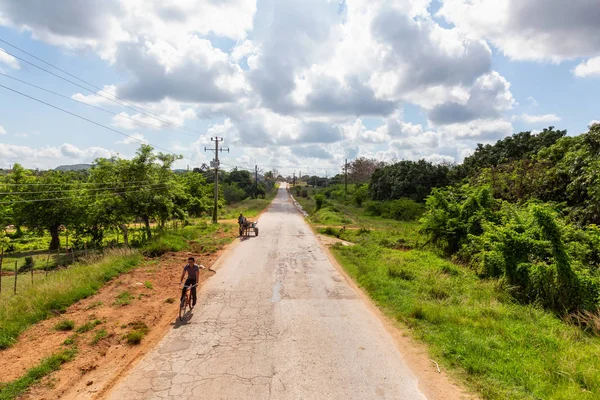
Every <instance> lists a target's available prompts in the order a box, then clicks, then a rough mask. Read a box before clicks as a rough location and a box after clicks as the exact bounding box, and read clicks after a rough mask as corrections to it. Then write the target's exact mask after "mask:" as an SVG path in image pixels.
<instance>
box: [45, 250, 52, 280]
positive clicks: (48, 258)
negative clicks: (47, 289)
mask: <svg viewBox="0 0 600 400" xmlns="http://www.w3.org/2000/svg"><path fill="white" fill-rule="evenodd" d="M50 253H52V250H48V257H46V278H47V277H48V263H49V262H50Z"/></svg>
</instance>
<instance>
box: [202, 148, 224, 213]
mask: <svg viewBox="0 0 600 400" xmlns="http://www.w3.org/2000/svg"><path fill="white" fill-rule="evenodd" d="M210 140H211V141H212V142H215V148H214V149H207V148H206V147H205V148H204V151H214V152H215V159H214V160H213V161H211V162H210V164H211V167H214V168H215V204H214V208H213V217H212V222H213V224H216V223H217V221H218V219H217V205H218V203H219V151H220V152H224V151H226V152H228V153H229V148H226V149H223V148H219V143H220V142H223V138H220V137H214V138H210Z"/></svg>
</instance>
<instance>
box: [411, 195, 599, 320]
mask: <svg viewBox="0 0 600 400" xmlns="http://www.w3.org/2000/svg"><path fill="white" fill-rule="evenodd" d="M538 203H539V202H538ZM538 203H530V204H528V205H524V206H515V205H511V204H509V203H506V202H504V203H501V202H499V201H497V200H495V199H494V198H493V197H492V196H491V192H490V190H489V188H487V187H479V188H477V187H476V188H471V187H468V186H465V187H463V188H460V189H451V188H448V189H441V190H440V189H438V190H434V192H433V194H432V195H431V196H430V198H429V199H428V200H427V207H428V211H427V213H426V214H425V216H424V218H423V219H422V232H423V233H424V234H425V235H426V236H427V237H428V238H429V241H430V242H431V243H433V244H435V245H437V246H438V247H440V248H441V249H442V250H443V251H444V252H445V253H446V254H447V255H452V256H454V257H456V258H457V259H458V260H460V261H462V262H466V263H468V264H469V265H470V266H471V267H473V268H475V270H476V271H477V272H478V273H479V274H480V275H481V276H483V277H501V278H502V279H504V280H505V281H506V283H507V287H508V288H509V290H510V292H511V294H512V295H513V296H515V297H516V298H517V299H519V300H520V301H523V302H527V303H535V304H539V305H541V306H542V307H544V308H547V309H551V310H554V311H556V312H558V313H563V314H564V313H571V312H576V311H595V310H597V308H598V306H599V305H600V277H599V272H600V268H599V267H600V265H599V264H598V250H597V247H596V246H597V244H598V243H599V242H600V235H598V230H597V229H596V228H595V227H591V228H589V229H586V230H577V229H575V228H574V227H573V226H571V225H569V224H568V223H566V222H564V221H562V220H560V217H559V215H558V214H557V212H556V211H554V210H553V208H552V207H551V206H549V205H543V204H538Z"/></svg>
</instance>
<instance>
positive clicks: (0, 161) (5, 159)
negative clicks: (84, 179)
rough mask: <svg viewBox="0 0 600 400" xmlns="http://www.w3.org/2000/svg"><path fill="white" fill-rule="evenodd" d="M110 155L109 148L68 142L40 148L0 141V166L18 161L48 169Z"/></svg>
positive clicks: (28, 165) (29, 165)
mask: <svg viewBox="0 0 600 400" xmlns="http://www.w3.org/2000/svg"><path fill="white" fill-rule="evenodd" d="M110 155H111V152H110V150H107V149H104V148H102V147H88V148H79V147H77V146H74V145H72V144H69V143H64V144H62V145H61V146H59V147H55V146H45V147H41V148H32V147H29V146H20V145H13V144H7V143H0V168H7V167H9V166H10V165H12V164H14V163H15V162H18V163H20V164H22V165H24V166H25V167H26V168H41V169H50V168H55V167H56V166H58V165H61V164H62V165H64V164H79V163H91V162H92V161H94V160H95V159H96V158H99V157H110Z"/></svg>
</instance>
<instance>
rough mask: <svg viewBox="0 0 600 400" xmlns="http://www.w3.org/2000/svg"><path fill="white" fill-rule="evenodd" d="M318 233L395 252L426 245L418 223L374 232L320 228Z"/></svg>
mask: <svg viewBox="0 0 600 400" xmlns="http://www.w3.org/2000/svg"><path fill="white" fill-rule="evenodd" d="M317 232H319V233H320V234H323V235H327V236H332V237H336V238H338V239H342V240H345V241H347V242H352V243H358V244H363V245H368V244H376V245H379V246H382V247H385V248H389V249H395V250H408V249H414V248H418V247H420V246H422V245H423V244H424V243H425V239H424V238H423V237H422V236H421V235H420V234H419V224H418V223H417V222H404V223H402V224H401V225H398V226H397V227H396V228H395V229H390V230H372V229H369V228H364V227H361V228H358V229H343V228H334V227H325V228H318V229H317Z"/></svg>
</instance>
